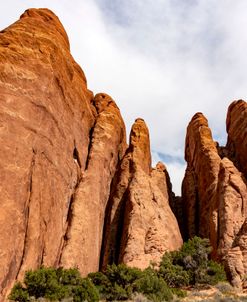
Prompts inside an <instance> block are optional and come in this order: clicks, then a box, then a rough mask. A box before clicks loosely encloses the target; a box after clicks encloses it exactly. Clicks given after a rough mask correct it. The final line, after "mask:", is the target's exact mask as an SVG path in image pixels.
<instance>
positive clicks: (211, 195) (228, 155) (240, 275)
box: [182, 101, 247, 287]
mask: <svg viewBox="0 0 247 302" xmlns="http://www.w3.org/2000/svg"><path fill="white" fill-rule="evenodd" d="M246 131H247V103H246V102H244V101H235V102H233V103H232V104H231V105H230V107H229V110H228V115H227V132H228V142H227V145H226V147H224V148H222V147H219V146H218V144H217V143H215V142H214V141H213V139H212V135H211V131H210V129H209V127H208V123H207V120H206V118H205V117H204V116H203V115H202V114H201V113H197V114H196V115H195V116H194V117H193V118H192V120H191V122H190V123H189V126H188V128H187V136H186V146H185V159H186V161H187V169H186V173H185V177H184V180H183V186H182V200H183V211H184V217H185V221H186V222H185V224H184V229H185V238H190V237H193V236H194V235H199V236H201V237H207V238H209V239H210V241H211V244H212V246H213V253H212V256H213V257H215V258H218V259H221V260H222V261H223V262H224V263H225V267H226V269H227V272H228V274H229V278H230V279H231V281H232V283H233V285H234V286H236V287H242V283H243V281H244V276H245V275H246V273H247V257H246V254H247V250H246V241H245V240H246V226H245V225H246V218H247V188H246V178H245V176H246V172H247V132H246Z"/></svg>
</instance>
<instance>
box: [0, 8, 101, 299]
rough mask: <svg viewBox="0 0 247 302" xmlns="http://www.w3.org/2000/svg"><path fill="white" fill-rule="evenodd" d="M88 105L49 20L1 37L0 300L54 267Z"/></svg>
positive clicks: (41, 16)
mask: <svg viewBox="0 0 247 302" xmlns="http://www.w3.org/2000/svg"><path fill="white" fill-rule="evenodd" d="M92 100H93V95H92V93H91V92H90V91H89V90H88V89H87V85H86V80H85V76H84V74H83V72H82V70H81V69H80V67H79V66H78V65H77V64H76V63H75V61H74V60H73V58H72V56H71V55H70V52H69V42H68V38H67V35H66V33H65V31H64V29H63V26H62V25H61V23H60V22H59V20H58V18H57V17H56V16H55V15H54V14H53V13H51V12H50V11H48V10H46V9H41V10H36V9H31V10H28V11H26V12H25V13H24V14H23V15H22V16H21V19H20V20H19V21H17V22H16V23H14V24H13V25H11V26H10V27H8V28H7V29H5V30H3V31H2V32H1V33H0V112H1V122H0V143H1V154H0V167H1V173H0V178H1V179H0V183H1V190H0V196H1V205H0V230H1V232H0V240H1V246H0V288H1V290H0V291H1V293H2V294H4V293H5V289H6V288H8V287H9V286H11V285H12V283H13V281H14V280H15V279H16V278H18V277H21V276H22V275H23V272H24V271H25V270H26V269H27V268H36V267H38V266H40V265H41V264H44V265H48V266H53V265H58V263H59V258H60V254H61V249H62V246H63V241H64V235H65V234H66V229H67V224H68V219H69V209H70V203H71V200H72V196H73V194H74V193H75V190H76V187H77V186H78V183H79V182H80V178H81V170H84V169H85V166H86V160H87V155H88V144H89V132H90V129H91V128H92V127H93V125H94V120H95V117H94V112H93V111H92V108H91V107H92V104H91V102H92ZM78 166H79V167H78Z"/></svg>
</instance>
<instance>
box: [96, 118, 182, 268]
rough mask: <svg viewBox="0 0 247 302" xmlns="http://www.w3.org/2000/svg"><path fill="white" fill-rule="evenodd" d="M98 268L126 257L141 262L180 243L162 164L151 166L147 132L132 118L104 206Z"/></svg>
mask: <svg viewBox="0 0 247 302" xmlns="http://www.w3.org/2000/svg"><path fill="white" fill-rule="evenodd" d="M106 219H107V223H106V229H105V241H104V245H103V249H102V252H103V261H102V265H103V268H105V266H106V265H107V264H108V263H121V262H123V263H126V264H127V265H129V266H134V267H140V268H146V267H147V266H148V265H149V264H150V262H151V261H153V262H156V263H159V261H160V259H161V256H162V255H163V254H164V253H165V252H166V251H171V250H176V249H179V247H180V246H181V245H182V237H181V234H180V231H179V227H178V223H177V220H176V218H175V216H174V214H173V213H172V211H171V208H170V206H169V187H168V185H167V178H166V167H165V166H164V165H163V164H162V163H158V164H157V166H156V168H155V169H152V168H151V155H150V142H149V133H148V129H147V126H146V124H145V122H144V121H143V120H142V119H137V120H136V121H135V123H134V125H133V126H132V129H131V133H130V145H129V148H128V149H127V151H126V154H125V156H124V158H123V160H122V162H121V164H120V167H119V169H118V170H117V174H116V177H115V179H114V186H113V187H112V191H111V196H110V202H109V209H108V212H107V217H106Z"/></svg>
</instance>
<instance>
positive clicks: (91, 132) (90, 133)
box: [85, 118, 97, 170]
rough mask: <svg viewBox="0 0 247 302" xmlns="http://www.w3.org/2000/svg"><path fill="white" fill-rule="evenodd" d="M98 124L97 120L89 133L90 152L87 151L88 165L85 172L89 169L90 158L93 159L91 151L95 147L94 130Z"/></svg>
mask: <svg viewBox="0 0 247 302" xmlns="http://www.w3.org/2000/svg"><path fill="white" fill-rule="evenodd" d="M96 123H97V118H96V120H95V122H94V125H93V126H92V128H91V129H90V131H89V143H88V151H87V159H86V164H85V170H87V169H88V165H89V162H90V158H91V149H92V146H93V133H94V128H95V125H96Z"/></svg>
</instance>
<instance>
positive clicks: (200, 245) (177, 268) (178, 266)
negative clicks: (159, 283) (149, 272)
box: [159, 237, 226, 287]
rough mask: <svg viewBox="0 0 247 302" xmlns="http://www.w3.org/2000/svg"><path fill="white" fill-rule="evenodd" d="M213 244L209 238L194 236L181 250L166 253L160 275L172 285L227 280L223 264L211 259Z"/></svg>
mask: <svg viewBox="0 0 247 302" xmlns="http://www.w3.org/2000/svg"><path fill="white" fill-rule="evenodd" d="M211 250H212V249H211V246H210V243H209V240H208V239H201V238H199V237H194V238H192V239H190V240H188V242H185V243H184V244H183V245H182V247H181V249H180V250H179V251H175V252H170V253H166V254H164V256H163V258H162V260H161V263H160V269H159V275H160V276H161V277H162V278H163V279H164V280H165V281H166V282H167V284H168V285H169V286H171V287H181V286H186V285H188V284H191V285H195V284H211V285H214V284H217V283H218V282H219V281H225V280H226V274H225V271H224V269H223V266H222V265H220V264H219V263H217V262H214V261H212V260H209V255H210V253H211Z"/></svg>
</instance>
